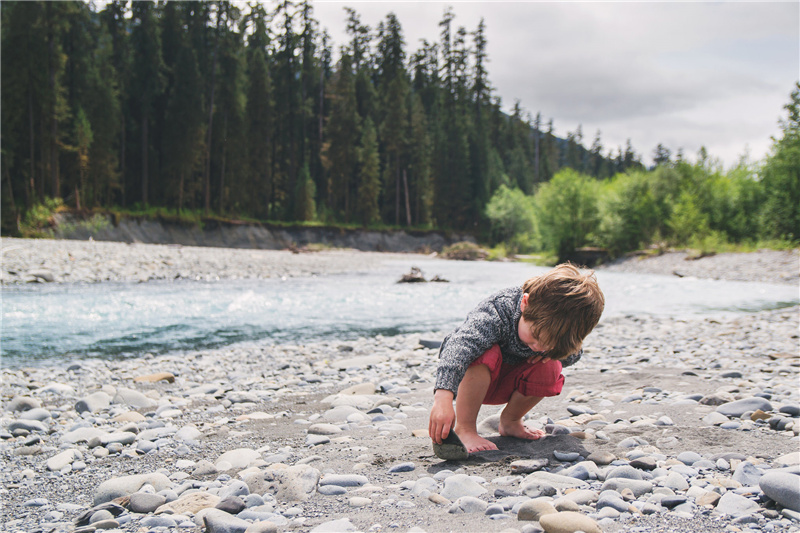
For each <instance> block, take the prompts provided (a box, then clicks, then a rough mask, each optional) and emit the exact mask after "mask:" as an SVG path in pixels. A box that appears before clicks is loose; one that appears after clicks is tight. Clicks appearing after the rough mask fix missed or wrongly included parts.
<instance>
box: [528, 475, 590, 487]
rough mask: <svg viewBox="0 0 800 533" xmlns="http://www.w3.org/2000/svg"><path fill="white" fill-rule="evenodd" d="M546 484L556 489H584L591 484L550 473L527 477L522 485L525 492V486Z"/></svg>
mask: <svg viewBox="0 0 800 533" xmlns="http://www.w3.org/2000/svg"><path fill="white" fill-rule="evenodd" d="M542 483H544V484H546V485H549V486H551V487H554V488H556V489H560V490H565V489H584V488H588V487H589V484H588V483H586V482H585V481H582V480H580V479H575V478H572V477H569V476H562V475H560V474H551V473H550V472H534V473H532V474H529V475H527V476H525V479H523V480H522V483H521V485H522V486H523V490H524V487H525V486H530V485H535V484H542Z"/></svg>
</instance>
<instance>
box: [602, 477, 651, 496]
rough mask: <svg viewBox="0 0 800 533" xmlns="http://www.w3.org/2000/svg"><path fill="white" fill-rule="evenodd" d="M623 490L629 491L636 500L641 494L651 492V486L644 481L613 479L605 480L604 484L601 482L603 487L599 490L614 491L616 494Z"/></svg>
mask: <svg viewBox="0 0 800 533" xmlns="http://www.w3.org/2000/svg"><path fill="white" fill-rule="evenodd" d="M624 489H630V490H631V491H632V492H633V494H634V495H635V496H636V497H637V498H638V497H640V496H642V495H643V494H647V493H648V492H652V490H653V484H652V483H650V482H649V481H644V480H637V479H623V478H615V479H607V480H606V481H605V482H603V486H602V488H601V490H615V491H617V492H621V491H622V490H624Z"/></svg>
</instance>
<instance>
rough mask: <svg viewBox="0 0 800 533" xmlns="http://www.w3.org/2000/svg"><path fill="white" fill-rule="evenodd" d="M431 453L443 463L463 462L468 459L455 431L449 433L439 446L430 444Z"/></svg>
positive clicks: (464, 447)
mask: <svg viewBox="0 0 800 533" xmlns="http://www.w3.org/2000/svg"><path fill="white" fill-rule="evenodd" d="M432 445H433V453H434V454H435V455H436V457H438V458H439V459H444V460H445V461H464V460H466V459H467V458H469V452H468V451H467V448H466V446H464V444H462V442H461V439H459V438H458V435H456V432H455V431H451V432H450V433H449V434H448V435H447V438H445V439H444V440H443V441H442V443H441V444H437V443H435V442H432Z"/></svg>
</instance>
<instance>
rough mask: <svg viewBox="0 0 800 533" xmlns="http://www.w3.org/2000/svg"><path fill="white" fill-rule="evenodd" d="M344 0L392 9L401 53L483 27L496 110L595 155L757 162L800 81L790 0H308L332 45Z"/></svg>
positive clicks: (797, 11) (798, 26) (795, 14)
mask: <svg viewBox="0 0 800 533" xmlns="http://www.w3.org/2000/svg"><path fill="white" fill-rule="evenodd" d="M344 6H349V7H353V8H354V9H355V10H356V11H357V12H358V13H359V14H361V20H362V23H365V24H367V25H369V26H370V27H371V28H373V29H374V28H375V27H376V26H377V25H378V22H379V21H381V20H383V19H385V17H386V14H388V13H389V12H394V13H395V14H396V15H397V17H398V19H399V20H400V22H401V24H402V27H403V35H404V37H405V41H406V45H407V52H408V54H409V55H410V54H411V52H413V51H414V50H416V49H417V48H418V47H419V43H420V40H421V39H423V38H424V39H428V40H429V41H438V40H439V27H438V22H439V21H440V20H441V18H442V14H443V13H444V10H445V8H446V7H447V6H452V7H453V12H454V14H455V21H454V22H455V26H454V30H455V28H457V27H458V26H464V27H465V28H466V29H467V31H473V30H474V29H475V28H477V26H478V22H479V21H480V19H481V17H483V18H484V20H485V23H486V33H487V38H488V54H489V60H490V63H489V65H488V68H489V79H490V81H491V82H492V84H493V87H494V94H495V95H498V96H500V97H501V98H502V100H503V107H504V108H505V109H506V110H507V109H509V108H510V107H511V106H513V104H514V101H515V100H517V99H519V100H520V102H521V105H522V107H523V108H524V109H526V110H527V111H529V112H531V113H532V114H533V115H535V114H536V113H537V112H541V114H542V117H543V120H544V121H545V122H546V121H547V120H549V119H551V118H552V119H553V121H554V126H555V130H556V134H557V135H559V136H561V137H565V136H566V133H567V132H568V131H575V129H576V128H577V126H578V125H579V124H580V125H582V129H583V135H584V145H585V146H587V147H588V146H589V145H590V144H591V143H592V140H593V138H594V135H595V133H596V132H597V130H601V132H602V133H601V139H602V142H603V145H604V146H605V150H606V152H607V151H608V149H609V148H611V147H614V148H616V147H618V146H624V145H625V141H626V139H630V140H631V143H632V144H633V147H634V149H635V150H636V152H637V153H639V154H641V155H642V156H643V161H644V162H645V163H648V164H649V163H650V162H651V159H652V158H651V156H652V153H653V150H654V148H655V147H656V145H657V144H658V143H662V144H664V145H665V146H667V147H668V148H669V149H671V150H672V152H673V154H675V153H676V152H677V150H678V148H681V147H682V148H683V151H684V154H685V156H686V157H687V159H690V160H695V158H696V154H697V151H698V150H699V149H700V147H701V146H705V147H706V148H707V149H708V152H709V154H710V155H712V156H714V157H717V158H719V159H720V160H721V161H722V162H723V163H724V164H725V166H726V168H728V167H730V166H732V165H734V164H735V163H736V162H737V161H738V160H739V158H740V157H741V156H742V155H743V154H744V153H745V152H746V151H747V152H749V154H750V159H751V161H752V160H759V159H761V158H763V157H764V156H765V155H766V154H767V153H768V151H769V148H770V146H771V139H770V136H772V135H778V134H779V128H778V119H779V118H782V117H784V116H785V113H784V110H783V106H784V105H785V104H786V103H787V102H788V101H789V94H790V93H791V91H792V89H793V87H794V83H795V82H796V81H798V79H800V3H798V2H797V1H790V2H644V1H642V2H564V1H561V2H508V1H506V2H500V1H480V2H466V1H451V2H436V1H428V2H399V1H388V2H379V1H361V2H353V1H350V2H343V1H338V0H337V1H329V0H328V1H325V0H315V1H314V14H315V17H316V18H317V19H318V20H319V21H320V23H321V25H322V26H323V27H324V28H326V29H327V30H328V32H329V34H330V35H331V37H332V38H333V41H334V43H335V44H336V50H337V52H338V49H339V46H340V45H342V44H344V43H345V42H346V41H347V40H348V39H347V36H346V34H345V19H346V13H345V11H344V9H343V7H344Z"/></svg>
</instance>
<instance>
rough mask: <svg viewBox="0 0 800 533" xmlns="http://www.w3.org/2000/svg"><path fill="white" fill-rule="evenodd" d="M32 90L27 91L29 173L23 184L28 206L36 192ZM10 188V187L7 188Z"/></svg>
mask: <svg viewBox="0 0 800 533" xmlns="http://www.w3.org/2000/svg"><path fill="white" fill-rule="evenodd" d="M32 93H33V91H31V90H29V91H28V128H29V130H30V140H31V155H30V157H31V175H30V177H29V180H28V183H27V184H26V186H25V205H26V206H27V207H28V208H30V207H31V206H32V205H33V198H34V195H35V194H36V179H35V175H36V150H35V148H36V144H35V142H34V135H33V94H32ZM9 190H10V189H9Z"/></svg>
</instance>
